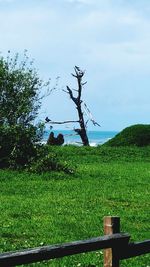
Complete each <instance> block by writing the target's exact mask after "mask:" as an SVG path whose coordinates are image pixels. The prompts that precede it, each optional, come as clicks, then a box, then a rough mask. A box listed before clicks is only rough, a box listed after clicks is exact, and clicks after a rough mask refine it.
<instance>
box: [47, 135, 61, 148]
mask: <svg viewBox="0 0 150 267" xmlns="http://www.w3.org/2000/svg"><path fill="white" fill-rule="evenodd" d="M63 143H64V136H63V134H59V135H58V136H57V137H55V136H54V133H53V132H51V133H50V135H49V138H48V140H47V144H48V145H51V146H61V145H63Z"/></svg>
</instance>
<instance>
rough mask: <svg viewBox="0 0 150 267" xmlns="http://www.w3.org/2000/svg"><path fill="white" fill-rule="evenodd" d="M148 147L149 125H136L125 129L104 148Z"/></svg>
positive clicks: (149, 142)
mask: <svg viewBox="0 0 150 267" xmlns="http://www.w3.org/2000/svg"><path fill="white" fill-rule="evenodd" d="M105 145H107V146H116V147H117V146H139V147H143V146H149V145H150V124H136V125H132V126H130V127H127V128H125V129H124V130H123V131H122V132H120V133H119V134H117V135H116V136H115V137H114V138H112V139H111V140H109V141H108V142H106V143H105V144H104V146H105Z"/></svg>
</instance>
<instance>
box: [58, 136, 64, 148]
mask: <svg viewBox="0 0 150 267" xmlns="http://www.w3.org/2000/svg"><path fill="white" fill-rule="evenodd" d="M56 139H57V140H56V142H57V145H58V146H61V145H63V143H64V136H63V134H59V135H58V136H57V138H56Z"/></svg>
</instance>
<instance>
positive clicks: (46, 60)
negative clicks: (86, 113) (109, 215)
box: [0, 0, 150, 131]
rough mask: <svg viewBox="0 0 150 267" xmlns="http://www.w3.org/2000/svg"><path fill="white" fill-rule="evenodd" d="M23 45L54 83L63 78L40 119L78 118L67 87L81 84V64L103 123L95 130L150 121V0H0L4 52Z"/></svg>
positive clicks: (90, 101)
mask: <svg viewBox="0 0 150 267" xmlns="http://www.w3.org/2000/svg"><path fill="white" fill-rule="evenodd" d="M24 49H27V50H28V55H29V57H30V58H34V60H35V62H34V66H35V67H36V68H37V69H38V73H39V76H40V77H41V78H42V79H44V80H47V79H48V78H51V85H50V86H51V87H52V88H53V87H54V86H55V83H56V77H60V78H59V82H58V85H57V90H55V91H53V92H52V93H51V94H50V95H49V96H48V97H45V99H44V100H43V103H42V108H41V110H40V114H39V120H44V118H45V117H46V116H48V117H49V118H50V119H52V120H55V121H56V120H57V121H61V120H76V119H77V114H76V109H75V107H74V105H73V103H72V102H71V100H70V99H69V96H68V95H67V94H66V93H65V92H63V91H62V89H64V90H65V87H66V85H69V86H70V87H71V88H76V83H75V78H73V77H72V76H71V73H72V72H73V71H74V66H75V65H77V66H79V67H80V68H81V69H82V70H85V75H84V81H87V84H86V85H85V86H84V88H83V100H84V102H85V103H86V104H87V106H88V107H89V109H90V111H91V113H92V115H93V117H94V119H95V120H96V121H97V122H98V123H99V124H100V125H101V128H99V127H94V126H93V125H92V124H89V129H91V130H101V131H105V130H112V131H113V130H115V131H120V130H122V129H123V128H125V127H127V126H130V125H132V124H141V123H142V124H148V123H150V103H149V102H150V1H149V0H26V1H20V0H0V52H1V55H3V56H4V57H5V56H6V55H7V51H8V50H10V51H11V53H12V54H14V53H16V52H19V53H20V54H23V51H24ZM68 127H69V129H70V128H72V126H71V125H68ZM57 128H60V126H56V127H55V129H57Z"/></svg>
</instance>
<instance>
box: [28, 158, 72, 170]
mask: <svg viewBox="0 0 150 267" xmlns="http://www.w3.org/2000/svg"><path fill="white" fill-rule="evenodd" d="M28 170H29V171H30V172H35V173H38V174H41V173H44V172H49V171H63V172H65V173H68V174H72V173H74V169H73V168H72V167H71V166H70V165H69V164H68V163H67V162H61V161H60V160H59V158H58V157H57V155H56V154H54V153H49V154H47V155H46V156H44V157H39V159H37V161H36V162H34V163H33V164H31V166H30V168H29V169H28Z"/></svg>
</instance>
